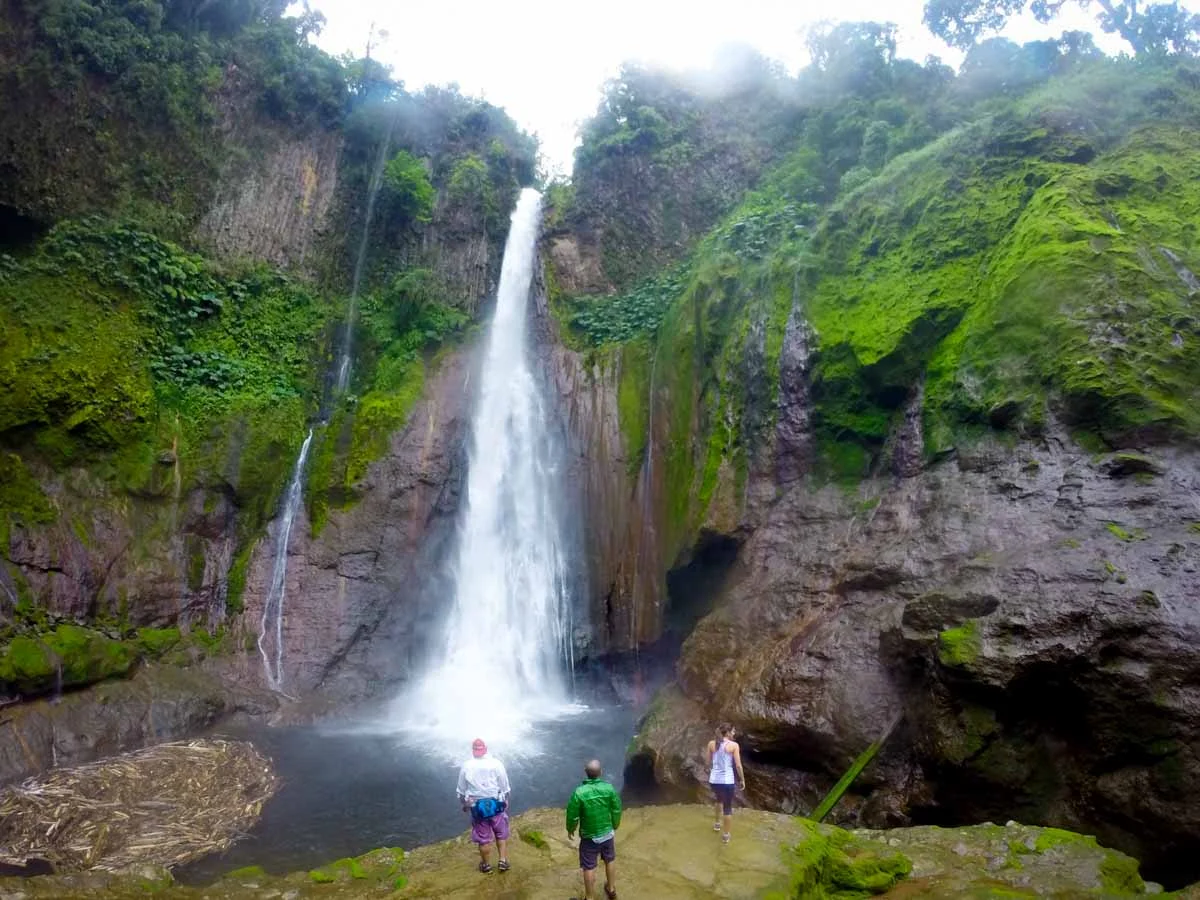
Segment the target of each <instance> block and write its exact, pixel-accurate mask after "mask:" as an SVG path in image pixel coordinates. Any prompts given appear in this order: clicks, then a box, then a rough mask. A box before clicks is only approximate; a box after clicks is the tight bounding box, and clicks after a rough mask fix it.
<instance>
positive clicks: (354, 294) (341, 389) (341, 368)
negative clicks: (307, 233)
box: [333, 116, 396, 397]
mask: <svg viewBox="0 0 1200 900" xmlns="http://www.w3.org/2000/svg"><path fill="white" fill-rule="evenodd" d="M395 123H396V119H395V117H394V116H393V117H392V119H391V120H390V123H389V125H388V130H387V133H386V134H385V135H384V136H383V140H382V141H380V142H379V153H378V154H376V156H375V167H374V168H373V169H372V170H371V180H370V181H369V182H368V183H367V210H366V220H365V221H364V222H363V230H362V237H361V238H360V239H359V242H358V254H357V256H355V258H354V277H353V280H352V281H351V282H350V303H349V304H348V307H347V309H346V327H345V329H344V330H343V332H342V358H341V360H340V361H339V362H338V368H337V379H336V381H335V383H334V389H333V390H334V396H338V397H340V396H341V395H342V394H344V393H345V392H346V388H348V387H349V386H350V363H351V361H352V357H353V353H354V317H355V316H356V315H357V314H358V292H359V290H360V289H361V288H362V273H363V264H364V263H365V262H366V261H367V248H368V247H369V246H370V237H371V219H372V218H373V217H374V215H375V199H376V198H377V197H378V196H379V189H380V188H381V187H382V186H383V169H384V165H385V164H386V163H387V155H388V154H387V152H388V146H389V145H390V144H391V140H392V128H393V127H394V126H395Z"/></svg>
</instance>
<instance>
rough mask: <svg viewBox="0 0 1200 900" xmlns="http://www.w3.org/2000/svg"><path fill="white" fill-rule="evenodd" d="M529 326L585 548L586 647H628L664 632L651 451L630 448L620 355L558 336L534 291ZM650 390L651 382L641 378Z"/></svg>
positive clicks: (541, 295) (542, 295)
mask: <svg viewBox="0 0 1200 900" xmlns="http://www.w3.org/2000/svg"><path fill="white" fill-rule="evenodd" d="M535 328H536V331H537V334H538V335H539V338H540V341H539V348H540V350H539V352H540V355H541V362H542V372H543V375H544V376H545V377H546V378H547V383H548V384H549V385H550V387H551V389H552V390H553V391H554V393H555V395H556V397H557V400H558V411H559V415H560V417H561V421H562V427H563V431H564V433H565V435H566V448H567V461H568V466H569V474H568V476H567V478H566V479H565V482H564V483H565V484H567V485H570V486H571V488H570V489H571V490H572V492H573V496H572V497H571V498H569V499H568V501H567V504H566V506H567V508H569V509H573V510H576V513H575V514H574V515H573V517H572V518H573V519H574V520H575V522H576V524H577V526H578V528H579V530H580V540H581V546H582V547H583V549H584V565H585V566H586V572H585V573H584V574H585V577H586V585H587V587H586V596H587V599H588V619H587V623H588V624H587V626H586V633H581V634H580V635H579V636H578V641H577V643H578V644H579V645H580V646H579V650H580V651H581V652H582V653H583V654H584V655H603V654H606V653H609V652H613V651H624V650H633V649H635V648H637V647H639V646H641V645H642V644H645V643H650V642H652V641H654V640H656V639H657V638H658V637H659V636H660V635H661V633H662V626H663V623H662V616H663V612H664V608H665V599H666V597H665V593H666V591H665V587H666V586H665V583H664V581H663V577H662V573H663V571H664V566H663V560H662V559H661V558H660V554H661V549H660V547H661V545H660V543H659V541H658V540H657V538H656V535H655V521H654V520H655V510H656V509H657V503H656V502H655V500H654V498H653V497H650V496H648V495H647V494H646V492H647V491H650V490H653V484H654V481H653V479H652V478H651V477H649V473H650V472H651V470H652V466H653V460H650V459H646V458H644V457H642V458H631V457H630V456H629V451H628V448H627V442H626V440H625V436H624V434H623V432H622V431H621V424H620V410H619V404H620V397H619V394H620V391H621V382H622V373H621V366H622V365H627V362H626V361H625V360H624V359H623V358H622V357H621V356H620V355H611V354H610V355H607V356H606V355H601V354H585V353H581V352H579V351H576V350H571V349H569V348H567V347H565V346H563V345H562V343H560V342H559V340H558V328H557V323H555V321H554V319H553V316H552V315H551V314H550V311H549V309H548V305H547V298H546V292H545V291H544V290H539V291H538V292H537V305H536V319H535ZM646 389H647V390H648V386H647V388H646Z"/></svg>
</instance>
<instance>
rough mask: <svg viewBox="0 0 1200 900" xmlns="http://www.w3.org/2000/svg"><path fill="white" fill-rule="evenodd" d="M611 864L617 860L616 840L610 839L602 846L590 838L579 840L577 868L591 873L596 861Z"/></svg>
mask: <svg viewBox="0 0 1200 900" xmlns="http://www.w3.org/2000/svg"><path fill="white" fill-rule="evenodd" d="M597 857H599V858H600V859H602V860H604V861H605V862H612V861H613V860H614V859H616V858H617V839H616V838H615V837H610V838H609V839H608V840H607V841H605V842H604V843H602V844H597V843H596V842H595V841H593V840H592V839H591V838H580V839H579V868H581V869H586V870H587V871H589V872H590V871H591V870H592V869H594V868H596V859H597Z"/></svg>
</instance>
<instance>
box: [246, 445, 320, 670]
mask: <svg viewBox="0 0 1200 900" xmlns="http://www.w3.org/2000/svg"><path fill="white" fill-rule="evenodd" d="M312 439H313V430H312V429H311V428H310V429H308V436H307V437H305V438H304V443H303V444H301V446H300V455H299V456H297V457H296V465H295V468H294V469H293V470H292V480H291V481H290V482H289V483H288V487H287V492H286V493H285V494H284V495H283V515H281V516H280V517H279V535H278V538H277V539H276V542H275V565H274V566H273V567H272V569H271V587H270V589H269V590H268V591H267V599H266V600H265V601H263V614H262V622H261V623H260V625H259V629H258V652H259V653H260V654H261V655H262V659H263V668H264V669H265V670H266V673H267V683H268V684H269V685H270V686H271V687H272V688H273V689H274V690H280V689H281V688H282V687H283V598H284V595H285V593H286V581H287V549H288V540H289V539H290V538H291V536H292V524H293V523H294V522H295V521H296V513H297V512H298V511H299V510H300V499H301V497H302V496H303V495H304V464H305V462H307V461H308V448H309V447H310V446H311V445H312ZM272 624H273V625H274V628H272ZM272 632H273V633H272ZM272 638H274V646H269V645H270V644H271V639H272Z"/></svg>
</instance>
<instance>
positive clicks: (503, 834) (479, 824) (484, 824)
mask: <svg viewBox="0 0 1200 900" xmlns="http://www.w3.org/2000/svg"><path fill="white" fill-rule="evenodd" d="M471 840H473V841H474V842H475V843H477V844H490V843H491V842H492V841H507V840H508V813H506V812H502V813H498V814H496V815H494V816H492V817H491V818H490V819H479V818H476V817H475V816H471Z"/></svg>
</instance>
